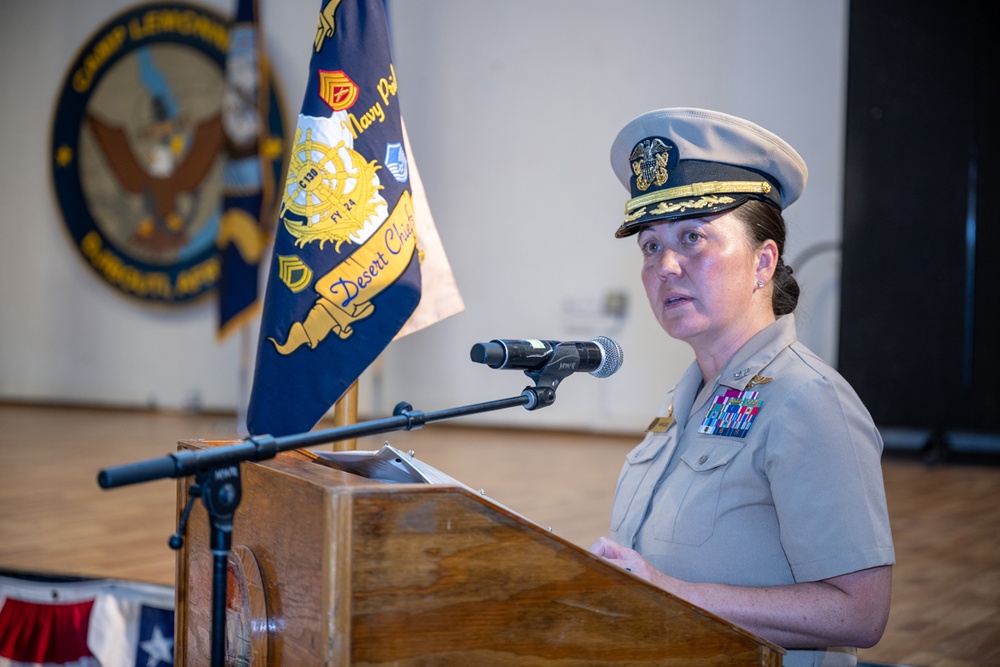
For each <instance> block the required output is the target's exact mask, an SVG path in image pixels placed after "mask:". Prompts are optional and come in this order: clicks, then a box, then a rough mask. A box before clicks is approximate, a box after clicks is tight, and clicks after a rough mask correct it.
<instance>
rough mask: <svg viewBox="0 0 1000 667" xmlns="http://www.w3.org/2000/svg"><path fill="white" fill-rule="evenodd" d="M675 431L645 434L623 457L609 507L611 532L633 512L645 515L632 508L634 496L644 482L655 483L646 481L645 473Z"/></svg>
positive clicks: (639, 509) (636, 508) (618, 527)
mask: <svg viewBox="0 0 1000 667" xmlns="http://www.w3.org/2000/svg"><path fill="white" fill-rule="evenodd" d="M675 430H676V429H670V430H669V431H668V432H667V433H647V434H646V437H645V438H643V440H642V442H640V443H639V444H638V445H636V446H635V448H634V449H633V450H632V451H631V452H629V453H628V456H626V457H625V464H624V466H622V471H621V475H619V477H618V488H617V489H615V500H614V504H613V505H612V507H611V530H612V531H618V530H619V529H620V528H621V527H622V523H623V522H624V521H625V517H626V516H629V515H630V514H634V513H635V512H641V513H643V514H644V513H645V510H644V509H642V508H639V507H638V506H635V507H633V505H636V503H635V500H636V496H637V495H638V493H639V490H640V488H642V487H643V481H644V480H645V483H646V484H654V483H655V481H656V480H647V479H646V477H647V473H648V472H649V469H650V467H651V466H652V464H653V460H654V459H656V457H657V455H658V454H659V453H660V452H661V451H663V449H664V447H665V446H666V444H667V442H668V441H669V439H670V438H671V437H672V435H671V432H672V431H675ZM630 510H631V512H630ZM638 519H641V517H638V518H637V519H636V520H638Z"/></svg>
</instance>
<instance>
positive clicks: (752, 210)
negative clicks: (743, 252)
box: [734, 199, 799, 317]
mask: <svg viewBox="0 0 1000 667" xmlns="http://www.w3.org/2000/svg"><path fill="white" fill-rule="evenodd" d="M734 212H735V213H736V215H737V217H738V218H739V219H740V221H741V222H743V224H744V227H745V228H746V230H747V236H748V238H749V239H750V243H751V245H752V246H753V247H755V248H756V247H758V246H760V244H761V243H764V242H765V241H767V240H768V239H770V240H773V241H774V242H775V243H776V244H777V245H778V265H777V266H776V267H775V268H774V276H773V277H772V279H771V280H772V285H773V287H774V291H773V293H772V296H771V308H772V309H773V310H774V314H775V316H777V317H780V316H781V315H787V314H789V313H791V312H792V311H794V310H795V306H796V305H798V302H799V283H798V282H797V281H796V280H795V278H794V277H793V276H792V267H790V266H788V265H787V264H785V259H784V254H785V219H784V218H783V217H781V212H780V211H778V209H777V208H775V207H774V206H772V205H771V204H768V203H765V202H762V201H758V200H756V199H751V200H749V201H747V202H746V203H745V204H742V205H741V206H739V207H737V208H736V209H735V211H734Z"/></svg>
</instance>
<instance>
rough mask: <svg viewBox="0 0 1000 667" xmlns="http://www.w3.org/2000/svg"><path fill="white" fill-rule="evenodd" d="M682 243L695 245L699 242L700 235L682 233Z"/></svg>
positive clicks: (696, 233)
mask: <svg viewBox="0 0 1000 667" xmlns="http://www.w3.org/2000/svg"><path fill="white" fill-rule="evenodd" d="M683 239H684V243H697V242H698V241H700V240H701V234H699V233H698V232H684V236H683Z"/></svg>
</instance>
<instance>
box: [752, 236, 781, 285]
mask: <svg viewBox="0 0 1000 667" xmlns="http://www.w3.org/2000/svg"><path fill="white" fill-rule="evenodd" d="M755 254H756V257H757V269H756V271H757V280H763V281H764V282H765V283H769V282H771V278H772V277H773V276H774V271H775V270H776V269H777V267H778V244H777V243H775V242H774V240H773V239H768V240H766V241H764V242H763V243H762V244H760V247H759V248H758V249H757V252H756V253H755Z"/></svg>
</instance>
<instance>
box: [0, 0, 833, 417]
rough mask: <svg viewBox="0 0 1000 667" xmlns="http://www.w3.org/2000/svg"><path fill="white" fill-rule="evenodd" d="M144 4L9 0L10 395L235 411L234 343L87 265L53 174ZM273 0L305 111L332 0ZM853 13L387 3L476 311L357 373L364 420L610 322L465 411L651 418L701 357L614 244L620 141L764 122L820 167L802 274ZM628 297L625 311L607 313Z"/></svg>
mask: <svg viewBox="0 0 1000 667" xmlns="http://www.w3.org/2000/svg"><path fill="white" fill-rule="evenodd" d="M203 1H204V0H203ZM133 4H134V3H129V2H124V1H122V0H86V1H85V2H79V0H76V1H74V0H50V1H49V2H45V3H38V2H34V1H32V0H6V2H5V3H4V4H3V6H2V8H0V19H2V20H0V89H2V90H3V91H4V95H3V102H2V103H0V104H2V107H0V109H2V111H0V113H2V123H0V154H2V155H3V156H4V160H3V162H2V164H0V189H2V194H3V199H2V201H3V202H4V206H3V209H2V211H3V212H2V213H0V215H2V218H0V400H29V401H31V400H38V401H72V402H79V403H86V404H112V405H127V406H133V405H146V404H155V405H158V406H164V407H182V406H185V405H188V404H193V403H195V402H198V403H200V404H201V405H202V406H203V407H206V408H209V409H225V410H233V409H235V407H236V405H237V404H238V402H239V401H240V400H241V399H240V398H239V397H238V393H239V392H238V389H237V388H238V381H237V378H238V373H239V366H240V361H239V358H240V350H239V347H240V339H239V337H238V336H237V337H233V338H231V339H229V340H227V341H225V342H224V343H217V342H216V340H215V337H214V326H215V314H214V308H213V305H214V304H213V303H212V302H211V299H210V298H209V299H205V300H203V301H201V302H199V303H196V304H194V305H190V306H182V307H155V306H151V305H147V304H145V303H142V302H138V301H136V300H133V299H128V298H125V297H123V296H119V295H118V293H117V292H115V291H114V290H113V289H112V288H110V287H109V286H107V285H106V284H105V283H104V282H103V281H102V280H101V279H100V278H98V277H97V276H96V275H95V274H94V272H93V271H92V270H91V269H90V268H89V267H87V266H85V265H84V263H83V261H82V260H81V259H80V258H79V256H78V255H79V253H78V252H77V251H76V250H75V249H74V248H73V245H72V242H71V240H70V238H69V235H68V234H67V233H66V232H65V231H64V225H63V222H62V219H61V217H60V216H61V214H60V213H59V210H58V208H57V204H56V201H55V198H54V195H53V190H52V187H51V181H50V175H49V167H48V165H49V163H48V155H47V149H48V143H49V136H50V134H51V122H52V120H51V119H52V114H53V107H54V104H55V101H56V97H57V95H58V93H59V86H60V84H61V81H62V78H63V76H64V74H65V72H66V69H67V68H68V66H69V64H70V62H71V61H72V60H73V58H74V57H75V55H76V53H77V50H78V49H79V48H80V47H81V46H82V45H83V43H84V42H85V41H87V40H88V39H89V38H90V37H91V36H92V34H93V32H94V31H95V30H96V29H97V27H98V26H100V25H101V24H102V23H104V22H105V21H106V20H107V18H108V17H109V16H110V15H112V14H114V13H117V12H119V11H121V10H123V9H125V8H128V7H131V6H133ZM204 4H205V5H208V6H212V7H215V8H217V9H219V10H221V11H229V9H230V6H231V3H230V2H226V1H222V0H211V1H210V2H209V1H204ZM261 4H262V6H263V12H264V29H265V32H266V34H267V43H268V48H269V51H270V55H271V58H272V63H273V66H274V67H275V70H276V72H277V74H278V76H279V79H280V84H281V88H282V90H283V92H284V97H285V100H286V102H287V104H288V107H289V108H288V115H289V118H290V119H291V122H294V116H295V114H297V112H298V108H299V105H300V103H301V100H302V95H303V91H304V89H305V78H306V75H307V73H308V60H309V54H310V44H311V40H312V36H313V32H314V28H315V22H316V13H317V11H318V9H319V6H320V1H319V0H261ZM847 5H848V2H847V0H835V1H833V0H831V1H827V2H821V3H804V2H800V1H799V0H760V1H758V2H753V3H750V2H743V1H741V0H707V1H706V0H702V1H696V0H684V1H681V0H619V1H618V2H614V3H609V2H598V1H597V0H547V1H546V2H538V1H537V0H506V1H503V2H499V1H497V0H419V1H417V0H391V3H390V21H391V24H392V32H393V39H394V49H395V54H394V61H395V66H396V73H397V77H398V81H399V85H400V92H399V99H400V104H401V108H402V111H403V115H404V117H405V119H406V123H407V128H408V131H409V134H410V139H411V143H412V147H413V153H414V155H413V157H414V158H415V159H416V161H417V164H418V166H419V169H420V173H421V176H422V178H423V181H424V185H425V187H426V190H427V194H428V198H429V200H430V204H431V208H432V211H433V213H434V217H435V221H436V223H437V226H438V231H439V232H440V234H441V237H442V240H443V242H444V244H445V248H446V250H447V251H448V256H449V259H450V261H451V264H452V268H453V270H454V272H455V275H456V279H457V281H458V285H459V288H460V289H461V291H462V295H463V297H464V299H465V302H466V310H465V312H463V313H462V314H460V315H457V316H455V317H453V318H451V319H449V320H447V321H445V322H442V323H439V324H437V325H435V326H433V327H431V328H429V329H427V330H424V331H421V332H418V333H417V334H414V335H412V336H410V337H408V338H406V339H403V340H401V341H399V342H397V343H394V344H393V345H392V346H390V348H389V349H388V350H387V351H386V353H385V354H383V355H382V357H381V358H380V359H379V360H378V361H377V362H376V364H375V365H374V366H373V367H372V369H370V370H369V371H368V372H367V373H366V374H365V375H364V376H363V377H362V381H361V410H362V415H363V416H371V417H381V416H385V415H386V414H387V413H388V412H389V411H390V410H391V409H392V406H393V405H394V404H395V403H396V402H397V401H400V400H407V401H409V402H410V403H412V404H413V405H414V407H416V408H418V409H421V410H425V411H432V410H438V409H443V408H447V407H453V406H457V405H464V404H467V403H475V402H480V401H487V400H492V399H495V398H502V397H506V396H511V395H516V394H518V393H520V391H521V389H522V388H523V387H524V386H525V385H526V384H528V379H527V378H525V377H524V376H523V375H520V374H519V373H510V372H506V371H494V370H491V369H488V368H486V367H485V366H480V365H478V364H473V363H472V362H471V361H469V357H468V352H469V348H470V347H471V346H472V344H473V343H475V342H477V341H484V340H489V339H491V338H526V337H538V338H552V339H563V340H587V339H589V338H592V337H594V336H596V335H599V334H604V335H609V336H611V337H613V338H615V339H616V340H618V341H619V342H620V343H621V344H622V347H623V348H624V350H625V365H624V367H623V369H622V370H621V371H620V372H619V373H618V374H616V375H614V376H613V377H611V378H607V379H603V380H598V379H595V378H592V377H590V376H587V375H581V376H578V377H573V378H570V379H569V380H567V381H566V382H565V383H564V384H563V385H562V386H561V387H560V389H559V394H558V400H557V401H556V404H555V405H554V406H553V407H550V408H547V409H545V410H542V411H538V412H531V413H529V412H527V411H524V410H521V409H514V410H506V411H503V412H498V413H493V414H491V415H483V416H479V417H472V418H468V421H469V422H478V423H490V424H504V425H520V426H535V427H541V426H544V427H554V428H580V429H594V430H616V431H618V430H622V431H638V430H641V429H642V428H643V427H644V426H645V424H646V423H648V421H649V418H650V417H651V416H652V415H653V411H654V410H655V409H656V407H657V406H658V405H659V403H660V400H661V398H662V396H663V394H664V392H665V391H666V389H667V388H668V387H669V386H670V385H671V384H672V383H673V382H674V381H675V379H676V378H677V376H678V375H679V374H680V372H681V371H682V369H683V368H684V367H685V366H686V365H687V364H688V363H689V362H690V360H691V358H692V357H691V354H690V352H689V350H688V349H687V348H686V346H685V345H683V344H680V343H677V342H676V341H672V340H670V339H669V338H667V336H666V335H665V334H664V333H663V332H662V331H661V330H660V329H659V327H658V325H657V324H656V322H655V320H654V319H653V318H652V316H651V315H650V314H649V308H648V305H647V304H646V301H645V296H644V294H643V291H642V288H641V285H640V282H639V276H638V268H639V256H638V251H637V250H636V248H635V245H634V242H633V241H632V240H616V239H614V237H613V232H614V230H615V228H616V227H617V225H618V223H619V222H620V217H621V212H622V208H623V205H624V201H625V198H626V196H627V193H626V192H625V191H624V189H622V188H621V186H620V185H619V184H618V182H617V180H616V179H615V178H614V176H613V174H612V172H611V168H610V166H609V163H608V150H609V148H610V144H611V141H612V139H613V138H614V136H615V134H616V133H617V131H618V129H619V128H620V127H621V126H622V125H623V124H624V123H625V122H627V121H628V120H629V119H631V118H632V117H634V116H635V115H637V114H639V113H642V112H643V111H646V110H649V109H652V108H657V107H663V106H703V107H709V108H715V109H718V110H720V111H725V112H727V113H732V114H736V115H740V116H744V117H747V118H750V119H752V120H754V121H756V122H758V123H760V124H762V125H764V126H765V127H767V128H768V129H771V130H773V131H775V132H776V133H778V134H780V135H781V136H783V137H784V138H785V139H787V140H788V141H789V142H790V143H791V144H792V145H793V146H795V147H796V148H797V149H798V150H799V152H800V153H801V154H802V155H803V157H804V158H805V160H806V162H807V163H808V165H809V169H810V180H809V186H808V187H807V189H806V192H805V195H804V196H803V197H802V199H801V200H800V201H799V202H798V203H796V204H795V205H794V206H793V207H792V208H791V209H789V211H788V213H787V215H786V219H787V220H788V222H789V225H790V240H789V247H788V248H787V254H788V257H789V258H790V260H791V262H792V263H793V266H794V263H795V259H796V257H797V256H799V255H800V253H802V252H803V251H805V250H806V249H807V248H810V247H812V246H814V244H817V243H821V242H826V241H834V242H836V241H839V239H840V226H841V223H840V215H841V202H842V181H843V177H842V170H843V136H844V129H843V113H844V101H845V91H846V82H845V76H846V34H847ZM837 260H838V256H837V254H836V253H824V254H821V255H819V256H817V258H816V259H814V260H812V261H810V262H809V263H808V264H806V265H804V266H801V267H796V268H797V269H798V270H797V273H796V275H797V276H798V277H799V279H800V282H801V283H802V285H803V288H804V290H805V292H806V293H805V295H804V297H803V299H802V301H801V302H800V310H799V312H798V318H799V324H800V327H799V328H800V335H801V337H802V338H803V339H804V340H805V341H806V342H807V344H809V345H811V346H812V347H813V348H814V349H815V350H816V351H817V352H818V353H819V354H821V355H822V356H824V357H826V358H828V359H830V360H832V361H835V359H834V353H835V350H836V335H837V310H838V304H837V298H838V294H839V285H838V276H839V263H838V261H837ZM619 292H624V293H625V294H627V298H628V308H627V312H626V316H625V317H624V318H623V319H621V320H618V319H615V318H607V317H603V316H601V315H600V313H599V307H600V304H602V303H603V301H604V299H605V298H606V297H607V295H609V294H612V293H619ZM255 336H256V333H255V332H253V333H252V334H251V337H255ZM251 344H253V343H251Z"/></svg>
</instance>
